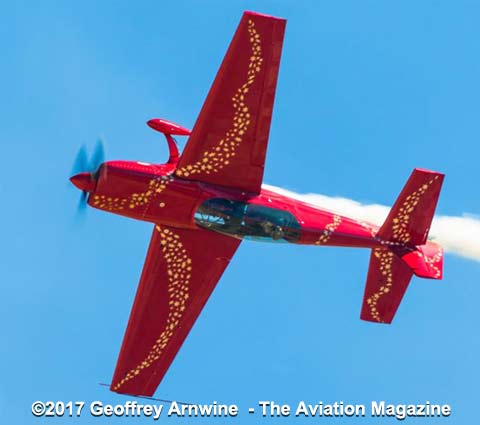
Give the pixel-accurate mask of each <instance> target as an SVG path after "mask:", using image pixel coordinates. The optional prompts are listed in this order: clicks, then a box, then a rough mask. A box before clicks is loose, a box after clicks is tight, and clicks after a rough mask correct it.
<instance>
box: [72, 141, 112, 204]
mask: <svg viewBox="0 0 480 425" xmlns="http://www.w3.org/2000/svg"><path fill="white" fill-rule="evenodd" d="M104 160H105V147H104V145H103V142H102V141H101V140H98V141H97V143H96V145H95V149H94V151H93V154H92V156H91V158H90V160H89V159H88V154H87V148H86V146H85V145H82V146H81V147H80V149H79V150H78V153H77V156H76V157H75V160H74V161H73V166H72V173H71V175H72V177H70V181H71V182H72V183H73V184H74V185H75V186H77V187H78V188H79V189H81V190H82V194H81V195H80V200H79V203H78V207H77V209H78V211H79V212H82V211H84V210H85V209H86V207H87V197H88V192H89V190H88V189H89V188H90V187H92V185H93V184H94V183H96V180H97V178H98V173H99V171H100V166H101V165H102V163H103V162H104Z"/></svg>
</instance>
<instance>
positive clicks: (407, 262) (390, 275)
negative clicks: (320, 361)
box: [360, 169, 443, 323]
mask: <svg viewBox="0 0 480 425" xmlns="http://www.w3.org/2000/svg"><path fill="white" fill-rule="evenodd" d="M442 182H443V174H440V173H436V172H433V171H427V170H420V169H415V170H414V171H413V173H412V175H411V176H410V178H409V179H408V181H407V183H406V185H405V187H404V188H403V190H402V192H401V193H400V196H399V197H398V199H397V201H396V202H395V204H394V206H393V207H392V210H391V211H390V214H389V215H388V217H387V219H386V220H385V223H384V224H383V226H382V227H381V228H380V229H379V231H378V233H377V235H376V238H377V239H378V240H379V241H380V242H381V243H382V245H384V247H381V248H374V249H373V250H372V254H371V256H370V265H369V270H368V276H367V283H366V286H365V293H364V297H363V306H362V312H361V316H360V317H361V319H363V320H367V321H371V322H380V323H391V322H392V320H393V318H394V316H395V313H396V311H397V309H398V306H399V305H400V302H401V301H402V298H403V295H404V294H405V291H406V290H407V287H408V284H409V283H410V280H411V278H412V276H413V274H415V275H417V276H419V277H424V278H429V279H441V278H442V275H443V249H442V247H441V246H440V245H438V244H436V243H433V242H430V241H427V236H428V232H429V230H430V225H431V222H432V219H433V214H434V212H435V207H436V205H437V201H438V196H439V194H440V189H441V186H442Z"/></svg>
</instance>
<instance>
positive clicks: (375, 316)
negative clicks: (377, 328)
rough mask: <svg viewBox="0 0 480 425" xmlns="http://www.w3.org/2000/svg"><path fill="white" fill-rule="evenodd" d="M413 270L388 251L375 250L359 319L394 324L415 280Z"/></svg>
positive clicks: (371, 257)
mask: <svg viewBox="0 0 480 425" xmlns="http://www.w3.org/2000/svg"><path fill="white" fill-rule="evenodd" d="M412 275H413V272H412V270H411V269H410V268H409V267H408V266H407V264H405V262H404V261H402V260H401V259H400V258H399V257H397V256H396V255H395V254H394V253H393V252H392V251H390V250H389V249H388V248H374V249H373V250H372V254H371V255H370V265H369V269H368V276H367V283H366V285H365V293H364V296H363V306H362V313H361V315H360V318H361V319H362V320H367V321H369V322H378V323H391V322H392V320H393V317H394V316H395V313H396V311H397V308H398V306H399V305H400V302H401V301H402V298H403V295H404V294H405V291H406V290H407V288H408V284H409V283H410V279H411V278H412Z"/></svg>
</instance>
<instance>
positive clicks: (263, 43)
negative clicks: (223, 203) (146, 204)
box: [176, 12, 286, 193]
mask: <svg viewBox="0 0 480 425" xmlns="http://www.w3.org/2000/svg"><path fill="white" fill-rule="evenodd" d="M285 25H286V21H285V20H284V19H280V18H275V17H272V16H267V15H261V14H258V13H253V12H245V13H244V14H243V16H242V19H241V21H240V23H239V25H238V28H237V30H236V32H235V35H234V37H233V39H232V41H231V43H230V46H229V48H228V50H227V53H226V55H225V58H224V59H223V61H222V64H221V66H220V69H219V71H218V73H217V75H216V77H215V80H214V82H213V84H212V87H211V88H210V91H209V93H208V95H207V98H206V99H205V103H204V105H203V107H202V109H201V111H200V114H199V116H198V119H197V121H196V123H195V126H194V128H193V130H192V134H191V136H190V138H189V140H188V142H187V145H186V147H185V149H184V152H183V154H182V157H181V159H180V162H179V164H178V169H177V171H176V175H177V176H178V177H181V178H186V179H191V180H199V181H203V182H206V183H211V184H216V185H222V186H228V187H231V188H234V189H238V190H242V191H247V192H253V193H259V192H260V190H261V183H262V179H263V171H264V163H265V156H266V151H267V144H268V136H269V132H270V123H271V118H272V111H273V103H274V98H275V90H276V84H277V78H278V69H279V66H280V57H281V52H282V45H283V36H284V32H285Z"/></svg>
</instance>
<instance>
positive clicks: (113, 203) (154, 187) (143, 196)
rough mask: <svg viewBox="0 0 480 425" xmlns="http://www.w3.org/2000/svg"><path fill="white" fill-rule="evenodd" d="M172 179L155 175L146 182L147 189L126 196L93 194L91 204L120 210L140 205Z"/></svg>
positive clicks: (160, 191)
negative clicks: (116, 196)
mask: <svg viewBox="0 0 480 425" xmlns="http://www.w3.org/2000/svg"><path fill="white" fill-rule="evenodd" d="M172 180H173V179H172V177H166V176H162V177H155V178H153V179H151V180H150V182H149V183H148V188H147V190H145V191H143V192H140V193H132V194H131V195H129V196H128V197H127V198H115V197H111V196H106V195H94V196H93V201H92V204H93V206H94V207H97V208H101V209H103V210H107V211H122V210H125V209H133V208H136V207H140V206H142V205H146V204H148V203H149V202H150V201H151V199H152V197H153V196H154V195H155V194H159V193H162V192H163V191H164V190H165V189H166V188H167V186H168V184H169V183H170V182H171V181H172Z"/></svg>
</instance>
